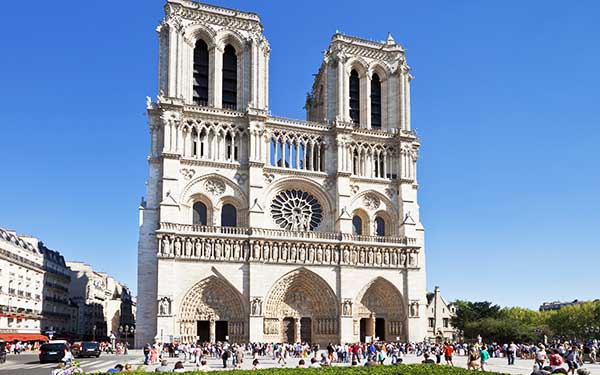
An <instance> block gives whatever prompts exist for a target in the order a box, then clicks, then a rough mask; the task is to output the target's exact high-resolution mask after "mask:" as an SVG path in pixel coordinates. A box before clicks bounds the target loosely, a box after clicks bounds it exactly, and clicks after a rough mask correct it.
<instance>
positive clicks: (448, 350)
mask: <svg viewBox="0 0 600 375" xmlns="http://www.w3.org/2000/svg"><path fill="white" fill-rule="evenodd" d="M453 354H454V347H453V346H452V345H450V343H449V342H446V344H445V345H444V359H445V360H446V364H447V365H450V366H454V362H452V355H453Z"/></svg>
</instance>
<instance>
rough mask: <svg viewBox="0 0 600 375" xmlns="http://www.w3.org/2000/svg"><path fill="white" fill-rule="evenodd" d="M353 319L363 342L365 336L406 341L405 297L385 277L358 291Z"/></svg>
mask: <svg viewBox="0 0 600 375" xmlns="http://www.w3.org/2000/svg"><path fill="white" fill-rule="evenodd" d="M354 318H355V324H358V325H359V332H360V333H359V334H360V340H361V341H363V342H364V341H365V337H366V336H371V337H373V338H377V337H378V338H379V340H387V341H395V340H397V339H396V338H398V340H400V341H405V340H406V331H405V328H406V325H407V321H406V319H407V315H406V309H405V304H404V297H403V296H402V294H401V293H400V291H399V290H398V289H397V288H396V287H395V286H394V284H392V283H391V282H389V281H388V280H386V279H384V278H382V277H378V278H376V279H375V280H373V281H371V282H370V283H369V284H367V285H366V286H365V287H364V288H363V289H362V290H361V292H360V293H359V294H358V296H357V298H356V309H355V314H354Z"/></svg>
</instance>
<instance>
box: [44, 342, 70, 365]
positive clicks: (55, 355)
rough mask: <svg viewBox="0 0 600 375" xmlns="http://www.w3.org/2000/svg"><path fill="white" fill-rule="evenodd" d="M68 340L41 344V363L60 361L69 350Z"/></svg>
mask: <svg viewBox="0 0 600 375" xmlns="http://www.w3.org/2000/svg"><path fill="white" fill-rule="evenodd" d="M68 349H69V347H68V346H67V342H66V341H64V342H63V341H50V342H48V343H46V344H42V346H40V363H46V362H60V361H62V359H63V357H64V356H65V351H66V350H68Z"/></svg>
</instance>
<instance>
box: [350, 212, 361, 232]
mask: <svg viewBox="0 0 600 375" xmlns="http://www.w3.org/2000/svg"><path fill="white" fill-rule="evenodd" d="M362 228H363V221H362V219H361V218H360V217H359V216H357V215H354V217H353V218H352V234H355V235H357V236H362V234H363V231H362Z"/></svg>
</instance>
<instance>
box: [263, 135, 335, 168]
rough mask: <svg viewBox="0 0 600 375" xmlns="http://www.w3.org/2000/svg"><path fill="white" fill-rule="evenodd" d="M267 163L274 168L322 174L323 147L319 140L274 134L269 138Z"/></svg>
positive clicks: (301, 136) (309, 137)
mask: <svg viewBox="0 0 600 375" xmlns="http://www.w3.org/2000/svg"><path fill="white" fill-rule="evenodd" d="M269 153H270V155H269V161H270V164H271V165H272V166H274V167H280V168H292V169H299V170H307V171H317V172H322V171H324V170H325V168H324V165H325V163H324V160H325V145H324V144H323V141H322V140H321V138H318V137H311V136H303V135H299V134H293V133H292V134H286V133H283V132H276V133H275V134H274V135H273V136H272V137H271V142H270V146H269Z"/></svg>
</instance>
